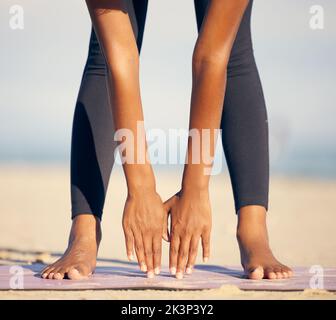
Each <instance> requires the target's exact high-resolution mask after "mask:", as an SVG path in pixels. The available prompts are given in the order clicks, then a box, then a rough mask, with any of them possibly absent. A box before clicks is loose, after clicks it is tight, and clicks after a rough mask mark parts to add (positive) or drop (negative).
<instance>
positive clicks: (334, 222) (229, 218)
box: [0, 165, 336, 299]
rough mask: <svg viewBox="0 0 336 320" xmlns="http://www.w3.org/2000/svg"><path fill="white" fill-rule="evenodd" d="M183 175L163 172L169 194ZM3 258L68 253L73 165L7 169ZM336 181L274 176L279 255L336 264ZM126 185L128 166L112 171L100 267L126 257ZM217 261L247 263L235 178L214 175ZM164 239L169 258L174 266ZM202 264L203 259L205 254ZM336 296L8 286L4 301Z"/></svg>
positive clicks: (274, 235) (273, 234)
mask: <svg viewBox="0 0 336 320" xmlns="http://www.w3.org/2000/svg"><path fill="white" fill-rule="evenodd" d="M179 185H180V175H179V174H177V173H176V172H173V173H172V172H164V171H158V172H157V189H158V192H159V193H160V194H161V196H162V198H163V199H166V198H168V197H170V196H171V195H172V194H173V193H175V192H176V191H177V190H178V187H179ZM0 195H1V201H0V218H1V224H0V264H26V263H34V262H45V263H49V262H51V261H53V260H54V259H55V257H56V256H57V255H59V254H61V253H62V252H63V250H64V249H65V246H66V242H67V236H68V232H69V228H70V222H71V221H70V218H69V216H70V197H69V169H68V168H67V167H66V166H54V165H44V166H37V165H36V166H25V165H15V166H14V165H11V166H4V165H3V166H1V167H0ZM335 196H336V181H322V180H316V179H308V178H288V177H280V176H273V177H272V179H271V189H270V210H269V219H268V224H269V232H270V240H271V245H272V247H273V249H274V251H275V253H276V255H277V256H278V258H279V259H280V260H281V261H282V262H284V263H286V264H288V265H290V266H291V265H292V266H312V265H321V266H322V267H328V266H329V267H331V266H333V267H335V266H336V238H335V231H336V216H335V213H336V203H335V201H334V200H335ZM125 197H126V186H125V182H124V178H123V175H122V171H121V168H120V167H117V168H116V170H114V172H113V174H112V176H111V182H110V187H109V191H108V196H107V200H106V206H105V212H104V217H103V241H102V245H101V248H100V253H99V258H100V259H99V265H110V264H113V261H115V260H125V259H126V256H125V247H124V236H123V233H122V229H121V216H122V209H123V205H124V199H125ZM211 200H212V210H213V230H212V237H211V259H210V261H209V262H210V263H211V264H219V265H224V264H225V265H239V251H238V246H237V243H236V239H235V225H236V217H235V214H234V208H233V200H232V192H231V186H230V181H229V179H228V176H227V175H226V174H225V173H223V174H221V175H218V176H214V177H212V182H211ZM167 249H168V246H167V245H164V254H163V261H164V263H165V264H167V261H168V260H167V257H168V255H167ZM198 262H199V263H200V262H201V261H200V260H198ZM74 298H75V299H208V298H212V299H224V298H230V299H335V298H336V294H335V293H330V292H325V291H319V290H310V289H309V290H306V291H304V292H260V291H259V292H256V291H241V290H239V289H238V288H236V287H232V286H229V287H223V288H221V289H216V290H204V291H192V292H189V291H168V290H121V291H120V290H102V291H92V290H85V291H79V292H78V291H73V292H71V291H58V292H55V291H48V292H46V291H2V292H0V299H74Z"/></svg>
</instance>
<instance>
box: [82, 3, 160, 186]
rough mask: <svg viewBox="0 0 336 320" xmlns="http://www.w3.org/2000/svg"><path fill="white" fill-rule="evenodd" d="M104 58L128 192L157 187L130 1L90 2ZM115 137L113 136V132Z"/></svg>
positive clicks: (90, 9) (89, 6)
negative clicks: (152, 166) (149, 158)
mask: <svg viewBox="0 0 336 320" xmlns="http://www.w3.org/2000/svg"><path fill="white" fill-rule="evenodd" d="M87 4H88V8H89V11H90V14H91V18H92V22H93V25H94V28H95V31H96V34H97V35H98V38H99V43H100V45H101V48H102V51H103V53H104V56H105V60H106V64H107V70H108V89H109V96H110V103H111V108H112V114H113V122H114V127H115V131H116V135H115V138H116V139H117V140H118V142H119V145H120V146H119V147H123V148H124V149H121V148H120V150H121V158H122V160H123V169H124V172H125V176H126V180H127V185H128V187H129V191H131V192H132V190H134V189H137V188H139V187H140V186H141V187H146V186H148V187H155V183H154V175H153V172H152V168H151V166H150V163H149V161H148V160H147V157H146V154H147V147H146V138H145V129H144V124H143V112H142V105H141V97H140V85H139V54H138V49H137V46H136V41H135V35H134V26H132V24H131V21H130V16H132V14H131V13H130V8H129V7H128V2H127V1H126V2H125V1H122V0H116V1H109V0H100V1H96V0H87ZM111 134H112V133H111Z"/></svg>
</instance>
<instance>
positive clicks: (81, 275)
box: [68, 266, 91, 280]
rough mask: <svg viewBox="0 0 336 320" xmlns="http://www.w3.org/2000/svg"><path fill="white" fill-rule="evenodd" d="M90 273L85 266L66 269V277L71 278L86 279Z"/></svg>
mask: <svg viewBox="0 0 336 320" xmlns="http://www.w3.org/2000/svg"><path fill="white" fill-rule="evenodd" d="M90 274H91V273H90V270H89V269H88V268H87V267H85V266H75V267H72V268H71V269H70V270H69V271H68V277H69V279H71V280H81V279H86V278H87V277H88V276H89V275H90Z"/></svg>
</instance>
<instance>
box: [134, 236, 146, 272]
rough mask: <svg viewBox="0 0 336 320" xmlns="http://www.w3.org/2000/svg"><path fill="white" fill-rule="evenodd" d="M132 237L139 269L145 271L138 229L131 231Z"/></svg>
mask: <svg viewBox="0 0 336 320" xmlns="http://www.w3.org/2000/svg"><path fill="white" fill-rule="evenodd" d="M133 238H134V245H135V253H136V256H137V259H138V263H139V266H140V270H141V271H143V272H146V271H147V266H146V259H145V252H144V247H143V241H142V236H141V233H140V232H139V231H133Z"/></svg>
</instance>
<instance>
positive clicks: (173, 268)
mask: <svg viewBox="0 0 336 320" xmlns="http://www.w3.org/2000/svg"><path fill="white" fill-rule="evenodd" d="M170 273H171V274H172V275H175V274H176V268H175V267H172V268H170Z"/></svg>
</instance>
